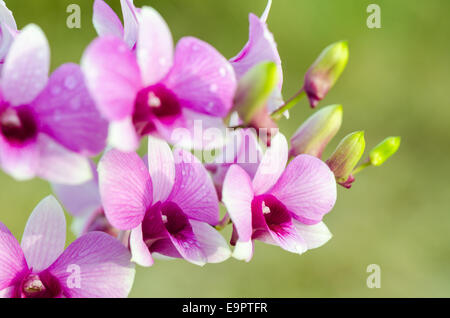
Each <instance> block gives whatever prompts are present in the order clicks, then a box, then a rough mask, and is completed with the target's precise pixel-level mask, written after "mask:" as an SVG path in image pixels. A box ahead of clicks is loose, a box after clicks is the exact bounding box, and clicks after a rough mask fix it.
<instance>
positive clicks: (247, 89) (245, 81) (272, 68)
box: [234, 62, 278, 124]
mask: <svg viewBox="0 0 450 318" xmlns="http://www.w3.org/2000/svg"><path fill="white" fill-rule="evenodd" d="M277 84H278V70H277V65H276V64H275V63H273V62H263V63H260V64H257V65H255V66H254V67H252V68H251V69H250V70H249V71H248V72H247V73H245V75H244V76H243V77H242V78H241V80H240V81H239V84H238V88H237V91H236V97H235V103H234V110H236V111H237V112H238V113H239V116H240V117H241V119H242V121H243V122H244V124H249V123H250V122H251V121H252V120H253V117H254V116H255V115H256V114H257V113H258V112H259V111H260V110H261V109H263V108H264V107H266V106H267V101H268V99H269V97H270V96H271V94H272V92H273V90H274V89H275V87H276V85H277Z"/></svg>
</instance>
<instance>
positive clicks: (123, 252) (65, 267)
mask: <svg viewBox="0 0 450 318" xmlns="http://www.w3.org/2000/svg"><path fill="white" fill-rule="evenodd" d="M130 258H131V255H130V252H129V251H128V250H127V249H126V248H125V247H124V246H123V245H122V244H120V242H119V241H118V240H116V239H114V238H113V237H111V236H109V235H108V234H105V233H102V232H91V233H88V234H85V235H83V236H82V237H81V238H79V239H77V240H76V241H75V242H73V243H72V244H70V245H69V247H68V248H67V249H66V250H65V251H64V253H63V254H62V255H61V256H60V257H59V258H58V259H57V260H56V262H55V263H53V265H51V266H50V267H49V269H48V271H49V272H50V273H51V274H52V275H53V276H55V277H56V278H57V279H58V280H59V282H60V283H61V285H62V289H63V295H64V296H65V297H68V298H124V297H127V296H128V294H129V293H130V290H131V287H132V285H133V281H134V275H135V269H134V265H133V264H132V263H131V262H130ZM77 280H78V282H79V284H77Z"/></svg>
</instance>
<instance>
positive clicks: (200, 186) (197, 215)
mask: <svg viewBox="0 0 450 318" xmlns="http://www.w3.org/2000/svg"><path fill="white" fill-rule="evenodd" d="M174 157H175V183H174V186H173V189H172V192H171V194H170V196H169V198H168V199H167V201H172V202H175V203H176V204H177V205H178V206H179V207H180V208H181V210H183V213H185V214H186V215H187V216H188V217H189V218H191V219H194V220H197V221H202V222H205V223H208V224H211V225H217V224H218V223H219V221H220V220H219V218H220V215H219V200H218V198H217V192H216V190H215V188H214V184H213V183H212V180H211V177H210V175H209V174H208V171H206V169H205V167H204V166H203V165H202V163H201V162H200V161H199V160H198V159H197V158H196V157H195V156H194V155H192V154H191V153H190V152H187V151H184V150H181V149H177V150H175V151H174Z"/></svg>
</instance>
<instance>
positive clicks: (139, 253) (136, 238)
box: [130, 225, 153, 267]
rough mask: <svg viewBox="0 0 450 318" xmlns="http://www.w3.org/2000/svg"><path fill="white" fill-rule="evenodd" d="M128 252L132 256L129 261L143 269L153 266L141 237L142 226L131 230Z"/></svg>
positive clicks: (150, 256)
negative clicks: (129, 251)
mask: <svg viewBox="0 0 450 318" xmlns="http://www.w3.org/2000/svg"><path fill="white" fill-rule="evenodd" d="M130 250H131V255H132V256H133V258H132V260H131V261H133V262H135V263H136V264H139V265H140V266H143V267H149V266H152V265H153V258H152V255H151V253H150V251H149V249H148V247H147V245H146V244H145V242H144V240H143V237H142V225H139V226H138V227H137V228H135V229H133V230H131V235H130Z"/></svg>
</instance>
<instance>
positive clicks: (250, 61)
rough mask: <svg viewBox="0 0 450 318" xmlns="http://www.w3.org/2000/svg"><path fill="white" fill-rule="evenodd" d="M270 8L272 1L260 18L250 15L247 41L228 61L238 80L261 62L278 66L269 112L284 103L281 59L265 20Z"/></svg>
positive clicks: (270, 0) (268, 3)
mask: <svg viewBox="0 0 450 318" xmlns="http://www.w3.org/2000/svg"><path fill="white" fill-rule="evenodd" d="M271 7H272V0H269V1H268V2H267V6H266V9H265V11H264V13H263V15H262V16H261V18H260V17H258V16H256V15H255V14H253V13H250V15H249V20H250V31H249V40H248V42H247V44H246V45H245V46H244V48H243V49H242V50H241V52H239V54H238V55H236V56H235V57H233V58H232V59H231V60H230V62H231V65H232V66H233V68H234V71H235V72H236V76H237V77H238V79H240V78H241V77H242V76H244V75H245V73H247V72H248V71H249V70H250V69H251V68H252V67H253V66H255V65H257V64H259V63H261V62H268V61H271V62H274V63H275V64H276V65H277V66H278V72H279V78H280V80H279V83H278V87H276V88H275V90H274V92H273V93H272V96H271V98H270V99H269V100H268V105H267V106H268V110H269V111H270V112H272V111H274V110H276V109H277V108H278V107H280V106H281V105H283V103H284V102H283V97H282V95H281V89H282V87H283V69H282V67H281V58H280V54H279V53H278V49H277V44H276V42H275V39H274V36H273V34H272V33H271V32H270V31H269V28H268V26H267V18H268V17H269V12H270V9H271Z"/></svg>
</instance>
